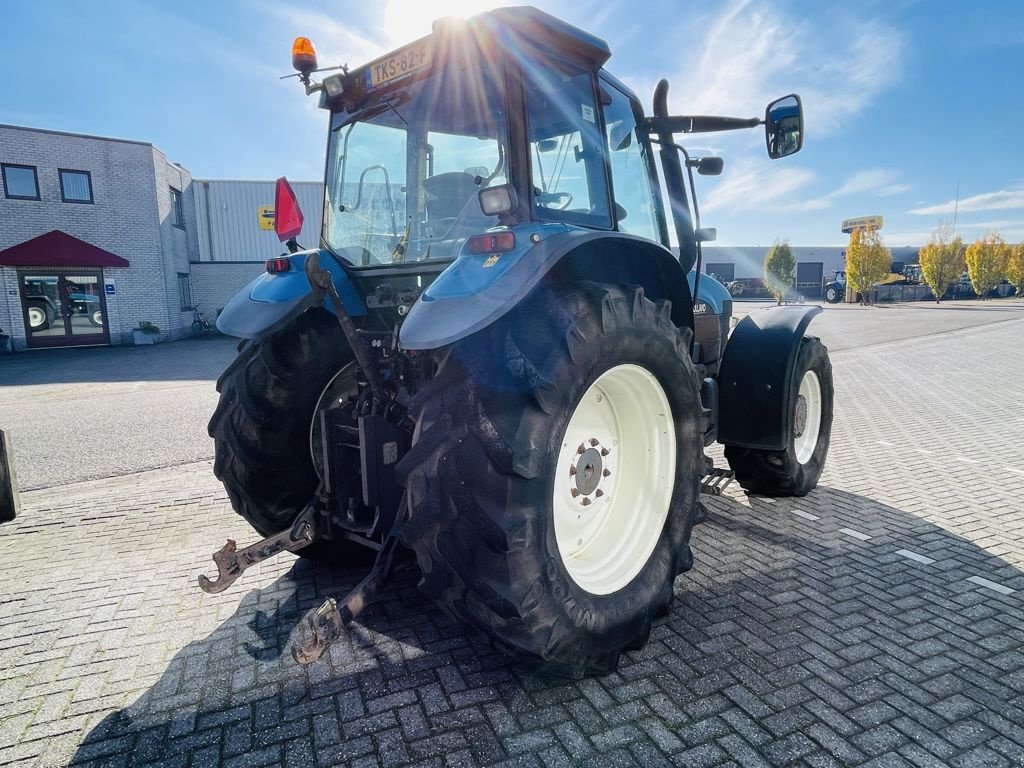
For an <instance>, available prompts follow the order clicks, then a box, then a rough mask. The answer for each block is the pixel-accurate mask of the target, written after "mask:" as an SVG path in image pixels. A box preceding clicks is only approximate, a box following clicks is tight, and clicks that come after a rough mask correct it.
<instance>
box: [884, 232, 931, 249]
mask: <svg viewBox="0 0 1024 768" xmlns="http://www.w3.org/2000/svg"><path fill="white" fill-rule="evenodd" d="M933 234H934V233H933V232H890V233H888V234H886V233H884V232H883V233H882V237H883V239H884V240H885V244H886V245H888V246H889V247H890V248H893V247H900V246H921V245H926V244H927V243H928V242H929V241H930V240H931V238H932V235H933Z"/></svg>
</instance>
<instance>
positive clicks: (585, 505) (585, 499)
mask: <svg viewBox="0 0 1024 768" xmlns="http://www.w3.org/2000/svg"><path fill="white" fill-rule="evenodd" d="M580 504H582V505H583V506H584V507H589V506H590V499H588V498H587V497H586V496H584V497H583V499H582V501H580Z"/></svg>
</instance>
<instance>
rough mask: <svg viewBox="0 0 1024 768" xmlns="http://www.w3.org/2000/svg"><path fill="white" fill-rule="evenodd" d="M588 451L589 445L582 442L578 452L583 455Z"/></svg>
mask: <svg viewBox="0 0 1024 768" xmlns="http://www.w3.org/2000/svg"><path fill="white" fill-rule="evenodd" d="M586 452H587V446H585V445H583V444H582V443H580V447H579V448H577V449H576V453H578V454H579V455H580V456H582V455H583V454H584V453H586Z"/></svg>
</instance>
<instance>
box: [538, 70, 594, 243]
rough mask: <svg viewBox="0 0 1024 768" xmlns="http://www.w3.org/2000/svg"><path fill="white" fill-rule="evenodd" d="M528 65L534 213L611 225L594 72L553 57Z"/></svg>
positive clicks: (565, 219) (554, 217)
mask: <svg viewBox="0 0 1024 768" xmlns="http://www.w3.org/2000/svg"><path fill="white" fill-rule="evenodd" d="M524 69H525V77H524V83H525V88H526V111H527V124H528V130H529V142H530V167H531V174H532V187H533V195H532V197H533V208H534V213H535V215H536V216H537V218H539V219H542V220H550V221H564V222H567V223H572V224H580V225H583V226H591V227H600V228H609V227H611V225H612V222H611V216H610V212H609V207H610V206H609V201H608V187H607V182H606V177H605V164H604V157H603V155H604V153H603V149H602V144H603V142H604V136H602V134H601V127H600V125H599V123H598V120H599V116H600V113H599V111H598V108H597V104H596V100H595V94H594V76H593V74H592V73H591V72H589V71H586V70H584V69H582V68H580V67H578V66H576V65H573V64H569V63H561V62H557V61H555V60H550V59H549V60H546V61H545V62H543V63H538V62H530V63H528V64H527V65H526V66H525V68H524Z"/></svg>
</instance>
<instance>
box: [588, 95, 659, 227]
mask: <svg viewBox="0 0 1024 768" xmlns="http://www.w3.org/2000/svg"><path fill="white" fill-rule="evenodd" d="M601 93H602V96H603V97H604V98H603V100H604V101H605V102H606V104H605V108H604V123H605V134H606V135H607V138H608V164H609V166H610V168H611V173H612V190H613V191H614V198H615V218H616V222H617V224H618V229H619V231H620V232H628V233H629V234H631V235H639V236H641V237H646V238H648V239H650V240H659V239H660V238H659V235H658V222H657V219H656V218H655V212H654V211H655V208H654V194H655V192H654V188H653V187H652V185H651V177H650V175H649V169H650V158H649V157H648V156H647V149H646V145H645V144H644V143H643V142H642V141H641V135H640V133H639V132H638V131H637V117H636V111H635V110H634V108H633V103H632V101H631V100H630V99H629V97H628V96H626V94H624V93H623V92H622V91H620V90H618V89H617V88H615V87H614V86H612V85H610V84H609V83H605V82H602V83H601Z"/></svg>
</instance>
